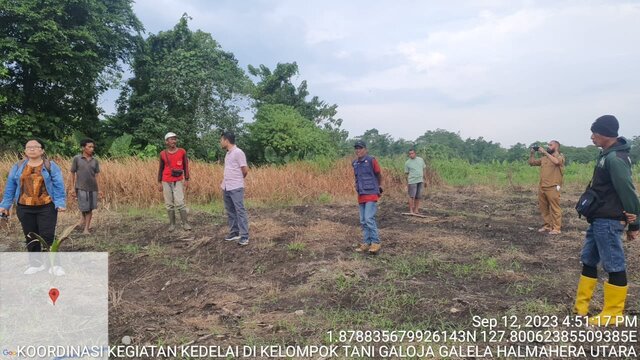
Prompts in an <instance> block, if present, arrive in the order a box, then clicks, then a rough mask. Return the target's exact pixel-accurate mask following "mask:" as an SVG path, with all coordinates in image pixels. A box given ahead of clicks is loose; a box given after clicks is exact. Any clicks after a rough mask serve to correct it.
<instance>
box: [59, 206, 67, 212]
mask: <svg viewBox="0 0 640 360" xmlns="http://www.w3.org/2000/svg"><path fill="white" fill-rule="evenodd" d="M57 210H58V212H65V211H67V208H63V207H59V208H58V209H57Z"/></svg>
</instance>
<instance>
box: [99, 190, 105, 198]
mask: <svg viewBox="0 0 640 360" xmlns="http://www.w3.org/2000/svg"><path fill="white" fill-rule="evenodd" d="M98 199H100V200H103V199H104V193H103V192H102V191H98Z"/></svg>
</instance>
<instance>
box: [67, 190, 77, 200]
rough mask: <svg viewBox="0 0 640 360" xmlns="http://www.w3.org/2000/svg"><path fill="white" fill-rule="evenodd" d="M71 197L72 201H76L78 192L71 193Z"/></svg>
mask: <svg viewBox="0 0 640 360" xmlns="http://www.w3.org/2000/svg"><path fill="white" fill-rule="evenodd" d="M69 196H70V197H71V198H72V199H76V198H77V197H78V193H77V192H75V191H70V194H69Z"/></svg>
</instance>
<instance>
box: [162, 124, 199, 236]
mask: <svg viewBox="0 0 640 360" xmlns="http://www.w3.org/2000/svg"><path fill="white" fill-rule="evenodd" d="M164 141H165V144H166V145H167V148H166V149H165V150H163V151H161V152H160V168H159V169H158V183H159V184H158V190H159V191H162V193H163V195H164V204H165V207H166V208H167V214H168V215H169V231H170V232H173V231H175V229H176V211H178V212H179V213H180V219H181V220H182V228H183V229H184V230H191V225H189V223H188V222H187V209H186V206H185V201H184V189H185V188H187V186H188V185H189V159H188V158H187V152H186V151H185V150H184V149H183V148H179V147H177V146H176V144H177V143H178V136H177V135H176V134H175V133H172V132H170V133H167V134H166V135H165V136H164Z"/></svg>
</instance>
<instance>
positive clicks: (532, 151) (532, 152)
mask: <svg viewBox="0 0 640 360" xmlns="http://www.w3.org/2000/svg"><path fill="white" fill-rule="evenodd" d="M529 152H530V153H531V155H533V154H534V153H535V152H536V151H535V150H533V148H532V147H530V148H529Z"/></svg>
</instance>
